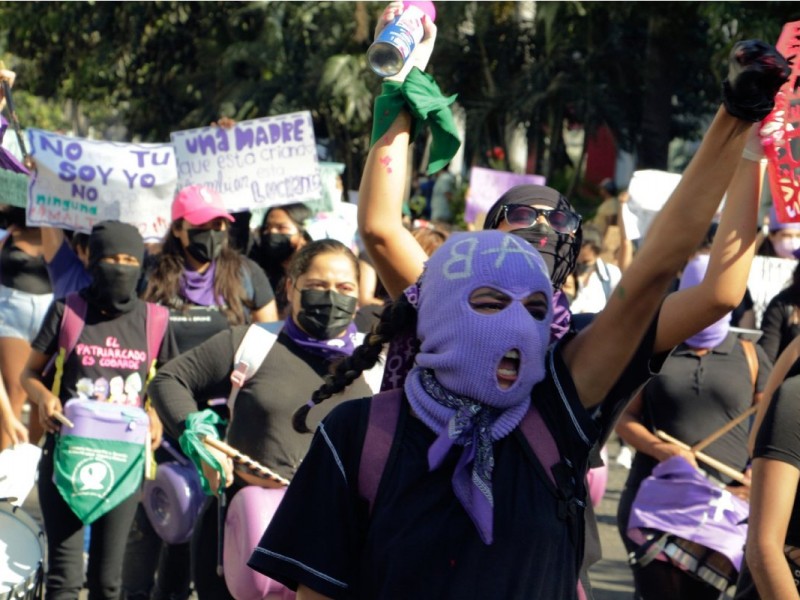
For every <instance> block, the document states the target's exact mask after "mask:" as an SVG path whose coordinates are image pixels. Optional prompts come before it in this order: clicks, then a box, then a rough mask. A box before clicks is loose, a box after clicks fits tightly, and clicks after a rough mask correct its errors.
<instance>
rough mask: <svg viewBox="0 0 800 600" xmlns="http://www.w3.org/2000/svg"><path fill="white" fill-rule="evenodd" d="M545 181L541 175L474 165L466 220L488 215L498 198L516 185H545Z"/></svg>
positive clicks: (469, 221)
mask: <svg viewBox="0 0 800 600" xmlns="http://www.w3.org/2000/svg"><path fill="white" fill-rule="evenodd" d="M544 183H545V178H544V177H542V176H541V175H523V174H520V173H511V172H509V171H495V170H494V169H484V168H482V167H472V169H471V171H470V176H469V192H468V193H467V205H466V211H465V213H464V220H465V221H466V222H467V223H474V222H475V221H476V220H477V219H478V217H479V216H481V215H486V213H487V212H488V211H489V209H490V208H491V207H492V205H493V204H494V203H495V202H496V201H497V199H498V198H499V197H500V196H502V195H503V194H505V193H506V192H507V191H508V190H510V189H511V188H512V187H514V186H516V185H525V184H532V185H544Z"/></svg>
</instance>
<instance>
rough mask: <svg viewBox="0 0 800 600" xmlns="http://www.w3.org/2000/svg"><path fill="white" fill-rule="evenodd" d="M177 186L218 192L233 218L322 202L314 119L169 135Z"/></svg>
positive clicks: (293, 117) (301, 115)
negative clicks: (244, 212) (244, 213)
mask: <svg viewBox="0 0 800 600" xmlns="http://www.w3.org/2000/svg"><path fill="white" fill-rule="evenodd" d="M170 137H171V138H172V143H173V145H174V146H175V157H176V160H177V168H178V186H179V187H185V186H187V185H192V184H200V185H204V186H207V187H210V188H213V189H215V190H216V191H217V192H219V194H220V195H221V196H222V199H223V200H224V201H225V206H226V207H227V208H228V210H229V211H231V212H236V211H242V210H252V209H257V208H263V207H269V206H275V205H278V204H289V203H292V202H302V201H304V200H313V199H317V198H319V197H320V195H321V193H322V182H321V179H320V169H319V161H318V159H317V144H316V140H315V138H314V125H313V123H312V121H311V113H310V112H308V111H304V112H296V113H290V114H285V115H278V116H274V117H263V118H260V119H253V120H250V121H241V122H239V123H237V124H236V125H235V126H234V127H232V128H230V129H224V128H222V127H201V128H199V129H188V130H185V131H174V132H172V133H171V134H170Z"/></svg>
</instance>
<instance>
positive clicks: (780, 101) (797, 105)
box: [761, 21, 800, 223]
mask: <svg viewBox="0 0 800 600" xmlns="http://www.w3.org/2000/svg"><path fill="white" fill-rule="evenodd" d="M776 47H777V49H778V52H780V53H781V54H782V55H783V56H784V57H785V58H786V60H787V61H788V62H789V64H790V65H791V67H792V72H791V75H789V80H788V81H787V82H786V83H784V84H783V86H782V87H781V89H780V91H779V92H778V94H777V95H776V96H775V108H774V109H773V110H772V112H771V113H770V114H769V115H768V116H767V118H766V119H764V121H763V123H762V126H761V135H762V142H761V143H762V145H763V146H764V155H765V156H766V157H767V173H768V177H769V184H770V189H771V191H772V198H773V202H774V204H775V210H776V212H777V215H778V220H779V221H780V222H782V223H796V222H800V153H798V152H797V149H796V148H797V144H800V89H798V85H800V81H798V78H800V21H794V22H793V23H786V24H785V25H784V26H783V31H781V35H780V38H779V39H778V44H777V46H776Z"/></svg>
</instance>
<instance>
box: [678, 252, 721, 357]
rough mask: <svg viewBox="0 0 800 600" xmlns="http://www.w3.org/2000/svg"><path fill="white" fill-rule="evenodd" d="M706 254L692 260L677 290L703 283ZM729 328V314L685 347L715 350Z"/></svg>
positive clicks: (706, 268)
mask: <svg viewBox="0 0 800 600" xmlns="http://www.w3.org/2000/svg"><path fill="white" fill-rule="evenodd" d="M708 258H709V256H708V254H698V255H697V256H695V257H694V258H692V259H691V260H690V261H689V262H688V263H686V267H685V268H684V269H683V275H681V282H680V285H679V286H678V289H679V290H684V289H686V288H690V287H694V286H696V285H699V284H700V282H701V281H703V277H705V275H706V271H707V270H708ZM730 327H731V313H728V314H726V315H725V316H724V317H722V318H721V319H720V320H719V321H717V322H716V323H712V324H711V325H709V326H708V327H706V328H705V329H703V330H702V331H699V332H698V333H696V334H694V335H693V336H692V337H690V338H688V339H687V340H686V341H685V344H686V345H687V346H691V347H692V348H716V347H717V346H718V345H719V344H721V343H722V340H724V339H725V338H726V336H727V335H728V331H729V330H730Z"/></svg>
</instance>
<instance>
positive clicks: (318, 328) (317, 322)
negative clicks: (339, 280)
mask: <svg viewBox="0 0 800 600" xmlns="http://www.w3.org/2000/svg"><path fill="white" fill-rule="evenodd" d="M357 302H358V300H357V299H356V298H354V297H353V296H345V295H344V294H340V293H339V292H334V291H333V290H330V291H327V292H323V291H320V290H300V312H299V313H298V314H297V324H298V325H300V327H302V328H303V331H305V332H306V333H307V334H308V335H310V336H311V337H313V338H316V339H318V340H330V339H333V338H335V337H339V336H340V335H341V334H342V332H343V331H344V330H345V329H347V326H348V325H350V323H351V322H352V321H353V315H354V314H355V312H356V304H357Z"/></svg>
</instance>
